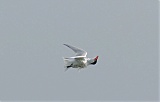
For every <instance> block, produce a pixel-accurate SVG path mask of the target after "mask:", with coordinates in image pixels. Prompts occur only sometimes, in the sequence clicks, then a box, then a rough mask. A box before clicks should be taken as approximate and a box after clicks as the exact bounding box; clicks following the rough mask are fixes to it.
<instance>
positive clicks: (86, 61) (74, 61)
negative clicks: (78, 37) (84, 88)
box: [63, 44, 98, 70]
mask: <svg viewBox="0 0 160 102" xmlns="http://www.w3.org/2000/svg"><path fill="white" fill-rule="evenodd" d="M63 45H65V46H67V47H69V48H70V49H72V50H73V51H74V52H75V55H76V56H74V57H67V58H63V60H64V66H65V68H66V70H67V69H68V68H78V69H81V68H85V67H87V66H88V65H95V64H96V63H97V60H98V56H96V57H95V58H87V57H86V56H87V52H86V51H84V50H83V49H81V48H77V47H74V46H71V45H68V44H63Z"/></svg>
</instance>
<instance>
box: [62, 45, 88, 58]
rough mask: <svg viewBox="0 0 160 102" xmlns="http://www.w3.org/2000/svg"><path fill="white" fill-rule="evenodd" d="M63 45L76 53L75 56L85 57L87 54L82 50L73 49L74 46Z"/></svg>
mask: <svg viewBox="0 0 160 102" xmlns="http://www.w3.org/2000/svg"><path fill="white" fill-rule="evenodd" d="M63 45H65V46H67V47H69V48H70V49H72V50H73V51H74V52H75V53H76V56H86V55H87V52H86V51H84V50H83V49H80V48H77V47H74V46H71V45H68V44H63Z"/></svg>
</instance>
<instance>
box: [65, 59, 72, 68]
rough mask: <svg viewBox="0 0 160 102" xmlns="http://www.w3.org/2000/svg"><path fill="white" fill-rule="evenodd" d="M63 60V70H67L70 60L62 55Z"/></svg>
mask: <svg viewBox="0 0 160 102" xmlns="http://www.w3.org/2000/svg"><path fill="white" fill-rule="evenodd" d="M63 61H64V67H65V68H66V69H65V71H67V70H68V68H70V66H71V64H72V63H71V61H70V60H69V58H64V57H63Z"/></svg>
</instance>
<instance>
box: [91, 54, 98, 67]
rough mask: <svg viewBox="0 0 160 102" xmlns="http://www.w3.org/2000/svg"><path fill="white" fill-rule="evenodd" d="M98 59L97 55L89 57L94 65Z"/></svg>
mask: <svg viewBox="0 0 160 102" xmlns="http://www.w3.org/2000/svg"><path fill="white" fill-rule="evenodd" d="M97 60H98V56H96V57H95V58H93V59H91V63H90V64H92V65H95V64H96V63H97Z"/></svg>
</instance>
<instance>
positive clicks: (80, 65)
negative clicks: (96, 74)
mask: <svg viewBox="0 0 160 102" xmlns="http://www.w3.org/2000/svg"><path fill="white" fill-rule="evenodd" d="M72 67H73V68H85V67H86V63H85V61H82V60H75V61H74V62H73V64H72Z"/></svg>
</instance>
